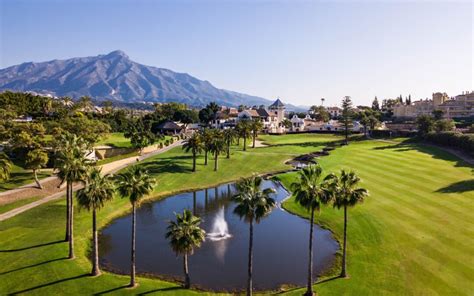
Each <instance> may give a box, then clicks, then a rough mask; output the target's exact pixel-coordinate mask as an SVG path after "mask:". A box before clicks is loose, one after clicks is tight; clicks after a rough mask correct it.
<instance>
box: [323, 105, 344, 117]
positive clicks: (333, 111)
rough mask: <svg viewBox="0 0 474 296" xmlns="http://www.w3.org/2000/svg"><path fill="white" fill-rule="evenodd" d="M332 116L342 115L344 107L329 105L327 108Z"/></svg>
mask: <svg viewBox="0 0 474 296" xmlns="http://www.w3.org/2000/svg"><path fill="white" fill-rule="evenodd" d="M326 110H327V111H328V113H329V115H330V116H331V118H337V117H339V116H341V115H342V109H341V108H339V107H328V108H326Z"/></svg>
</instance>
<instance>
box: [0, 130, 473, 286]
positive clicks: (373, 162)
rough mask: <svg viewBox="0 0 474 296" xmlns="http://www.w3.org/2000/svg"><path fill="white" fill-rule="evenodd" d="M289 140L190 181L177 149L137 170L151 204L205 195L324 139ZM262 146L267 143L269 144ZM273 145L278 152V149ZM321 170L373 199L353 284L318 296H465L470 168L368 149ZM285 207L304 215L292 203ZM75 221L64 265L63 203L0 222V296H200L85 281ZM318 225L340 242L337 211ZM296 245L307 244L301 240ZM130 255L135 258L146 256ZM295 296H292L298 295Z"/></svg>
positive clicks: (362, 215) (86, 238)
mask: <svg viewBox="0 0 474 296" xmlns="http://www.w3.org/2000/svg"><path fill="white" fill-rule="evenodd" d="M294 136H295V135H286V136H274V137H275V138H277V137H278V138H279V139H277V140H274V141H280V144H290V143H292V142H293V143H296V144H292V145H287V146H276V147H267V148H256V149H249V150H248V151H247V152H242V151H241V149H236V148H234V149H233V150H232V156H231V159H230V160H228V159H225V158H221V159H220V162H219V165H220V168H219V171H218V172H214V171H213V162H212V160H211V159H210V162H209V165H208V166H207V167H206V166H204V165H202V163H203V157H200V158H199V160H198V172H196V173H191V172H190V169H191V157H190V154H184V153H183V152H182V150H181V148H175V149H172V150H170V151H168V152H166V153H164V154H161V155H157V156H156V157H154V158H153V159H149V160H147V161H144V162H143V163H142V165H144V166H145V167H147V169H148V170H149V171H150V172H151V173H152V174H154V175H155V176H156V179H157V182H158V186H157V187H156V189H155V194H154V195H155V197H156V198H159V197H160V196H163V195H164V194H168V193H170V192H173V191H178V190H189V189H193V188H203V187H208V186H211V185H215V184H217V183H222V182H227V181H231V180H235V179H238V178H239V177H241V176H248V175H250V174H251V173H253V172H260V173H264V172H270V171H277V170H282V169H285V168H288V166H286V165H284V164H283V162H284V161H285V160H286V159H288V158H290V157H291V156H292V154H294V153H295V152H294V151H297V152H298V153H300V152H301V153H305V152H310V151H314V150H319V149H321V148H322V147H323V144H324V142H326V141H327V140H328V139H325V137H327V136H328V135H323V136H321V138H318V136H315V135H313V134H311V136H310V137H309V139H311V141H310V142H312V143H311V144H310V145H308V144H305V142H304V141H302V140H301V138H300V137H304V136H307V135H297V136H299V137H294ZM265 137H267V136H264V137H262V138H265ZM288 137H289V139H288ZM291 137H294V138H291ZM313 137H314V138H313ZM336 139H337V138H336ZM267 140H269V141H273V137H267ZM314 142H316V143H320V144H315V143H314ZM281 147H284V148H286V149H284V150H281ZM321 163H322V165H323V166H324V168H325V169H326V170H327V171H329V170H336V169H339V168H340V167H352V168H354V169H355V170H356V171H357V172H358V173H359V174H360V176H361V177H362V178H363V180H364V182H363V185H364V186H366V187H367V188H368V189H369V190H370V191H371V197H370V198H369V199H368V200H367V202H366V203H364V204H362V205H360V206H358V207H357V208H355V209H351V210H350V214H349V232H348V233H349V274H350V276H351V278H350V279H335V280H331V281H327V282H325V283H323V284H317V285H315V288H316V290H317V292H318V293H319V295H344V294H351V295H380V294H391V295H407V294H409V295H421V294H423V295H427V294H430V295H431V294H439V295H448V294H450V295H451V294H469V293H471V291H472V283H473V282H474V278H473V275H474V272H473V268H472V267H471V265H472V264H469V262H473V260H474V258H473V254H474V244H473V243H474V241H473V237H474V229H473V225H472V221H473V218H474V217H473V213H474V208H473V203H472V200H473V198H474V196H473V192H472V188H473V186H472V182H471V181H469V180H472V167H467V166H466V165H464V164H463V163H460V162H457V161H456V160H455V159H454V158H452V157H450V156H449V155H447V154H445V153H442V152H440V151H439V150H433V149H429V150H428V149H424V148H423V149H421V150H420V148H418V147H417V146H393V144H389V143H375V142H359V143H354V144H351V145H349V146H347V147H342V148H338V149H337V150H336V151H333V152H331V155H330V156H328V157H326V158H322V159H321ZM292 178H294V174H285V175H284V176H283V177H282V179H283V181H284V182H285V183H286V184H287V183H289V182H291V180H292ZM468 190H471V191H468ZM461 191H462V192H461ZM285 206H286V207H287V208H288V209H289V210H291V211H294V212H297V213H299V214H302V215H304V214H305V212H304V211H302V209H301V208H300V207H298V206H297V205H295V204H294V203H293V202H292V200H290V201H289V202H288V203H286V204H285ZM129 209H130V206H129V203H128V201H127V200H125V199H119V198H116V199H115V200H113V201H112V202H111V203H109V204H107V206H106V208H104V209H103V210H102V211H101V212H100V214H99V215H98V221H99V224H100V227H103V226H104V225H105V224H106V223H107V222H109V221H110V220H111V219H113V218H114V217H117V216H119V215H122V214H124V212H126V211H128V210H129ZM75 213H76V214H75V222H74V223H75V224H74V225H75V237H76V243H75V247H76V257H77V258H76V259H75V260H74V261H69V260H67V259H65V257H66V256H67V244H66V243H64V242H60V241H61V240H62V239H64V224H65V223H64V222H65V221H64V216H65V202H64V201H63V200H62V201H58V202H51V203H48V204H45V205H42V206H40V207H37V208H35V209H32V210H30V211H27V212H25V213H23V214H21V215H18V216H16V217H14V218H12V219H9V220H6V221H4V222H1V223H0V262H1V263H2V264H1V265H0V294H7V293H13V292H29V293H31V294H37V295H52V294H89V295H90V294H96V293H114V294H140V293H147V294H148V293H150V294H151V293H152V292H154V293H156V294H161V293H163V294H164V293H166V294H169V295H188V294H189V295H191V294H200V293H199V292H196V291H186V290H182V289H180V288H179V286H177V285H176V284H173V283H168V282H164V281H161V280H157V279H147V278H143V277H141V278H140V279H139V283H140V285H139V287H138V288H136V289H133V290H129V289H126V288H125V286H126V285H127V284H128V277H126V276H120V275H115V274H111V273H104V274H103V275H102V276H100V277H97V278H91V277H89V276H88V275H87V274H88V273H89V272H90V261H89V260H88V258H87V254H88V251H89V248H90V239H91V237H90V236H91V232H90V227H91V226H90V225H91V215H90V214H89V213H87V212H85V211H80V212H79V211H76V212H75ZM318 220H319V221H320V222H321V223H322V224H323V225H325V226H328V227H330V228H331V229H332V230H333V231H334V232H335V233H336V236H337V237H338V238H339V237H340V234H341V233H342V232H341V231H342V228H341V226H342V213H341V212H338V211H335V210H332V209H323V211H322V214H321V216H320V217H319V218H318ZM11 238H14V239H11ZM256 239H258V238H256ZM301 243H304V244H306V241H305V242H301ZM137 251H138V253H137V256H145V255H146V254H142V253H140V250H137ZM315 251H316V252H317V250H315ZM297 255H298V254H295V256H297ZM191 260H192V259H191ZM191 262H192V261H191ZM177 264H181V262H180V261H179V262H177ZM191 264H192V263H191ZM302 268H306V266H304V267H302ZM242 272H245V271H242ZM191 277H192V275H191ZM216 280H218V279H216ZM302 291H303V290H301V289H298V290H293V291H291V292H290V293H292V294H294V295H301V293H302ZM203 294H205V293H203Z"/></svg>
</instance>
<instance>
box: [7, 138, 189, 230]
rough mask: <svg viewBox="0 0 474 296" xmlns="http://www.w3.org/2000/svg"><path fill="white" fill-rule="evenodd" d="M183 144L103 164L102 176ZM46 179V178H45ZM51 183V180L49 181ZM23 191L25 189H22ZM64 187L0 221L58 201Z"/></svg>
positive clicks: (14, 211) (12, 212)
mask: <svg viewBox="0 0 474 296" xmlns="http://www.w3.org/2000/svg"><path fill="white" fill-rule="evenodd" d="M182 144H183V142H182V141H177V142H175V143H173V144H171V145H169V146H167V147H164V148H162V149H158V150H155V151H153V152H150V153H147V154H144V155H142V156H139V157H137V156H133V157H129V158H125V159H121V160H117V161H114V162H111V163H107V164H104V165H103V166H101V168H102V173H103V174H112V173H115V172H117V171H120V170H121V169H123V168H126V167H127V166H130V165H133V164H135V163H137V158H138V160H139V161H142V160H145V159H147V158H150V157H153V156H155V155H158V154H161V153H164V152H166V151H168V150H170V149H173V148H175V147H178V146H181V145H182ZM49 178H52V181H54V183H55V184H58V183H59V179H58V178H57V177H49ZM47 179H48V178H47ZM50 181H51V180H50ZM80 188H82V185H80V184H77V185H75V186H74V187H73V190H74V191H76V190H78V189H80ZM23 189H25V188H23ZM26 189H30V188H26ZM21 190H22V188H19V189H13V190H9V191H5V192H2V194H4V195H5V193H6V192H10V193H12V192H13V193H15V192H18V191H21ZM64 192H65V190H64V187H62V188H57V185H56V192H54V193H52V194H50V195H48V196H46V197H44V198H42V199H40V200H37V201H34V202H32V203H29V204H26V205H24V206H21V207H18V208H16V209H13V210H11V211H9V212H6V213H3V214H1V215H0V221H4V220H7V219H9V218H11V217H14V216H16V215H18V214H21V213H23V212H25V211H28V210H30V209H32V208H35V207H37V206H39V205H42V204H44V203H47V202H50V201H52V200H56V199H59V198H61V197H62V196H64Z"/></svg>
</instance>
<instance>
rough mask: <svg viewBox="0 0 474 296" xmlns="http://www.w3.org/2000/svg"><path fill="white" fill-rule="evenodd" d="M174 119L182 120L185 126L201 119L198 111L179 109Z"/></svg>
mask: <svg viewBox="0 0 474 296" xmlns="http://www.w3.org/2000/svg"><path fill="white" fill-rule="evenodd" d="M173 120H176V121H180V122H181V123H183V124H184V126H185V127H187V126H188V124H190V123H195V122H198V121H199V117H198V113H197V112H196V111H195V110H188V109H185V110H177V111H176V112H175V113H174V115H173Z"/></svg>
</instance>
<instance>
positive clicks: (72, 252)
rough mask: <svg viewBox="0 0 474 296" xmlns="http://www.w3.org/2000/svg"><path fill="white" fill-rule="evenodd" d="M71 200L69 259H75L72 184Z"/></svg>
mask: <svg viewBox="0 0 474 296" xmlns="http://www.w3.org/2000/svg"><path fill="white" fill-rule="evenodd" d="M70 192H71V194H70V199H69V207H70V210H69V219H70V221H69V257H68V258H69V259H74V258H75V256H74V198H73V196H72V194H73V193H72V184H70Z"/></svg>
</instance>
